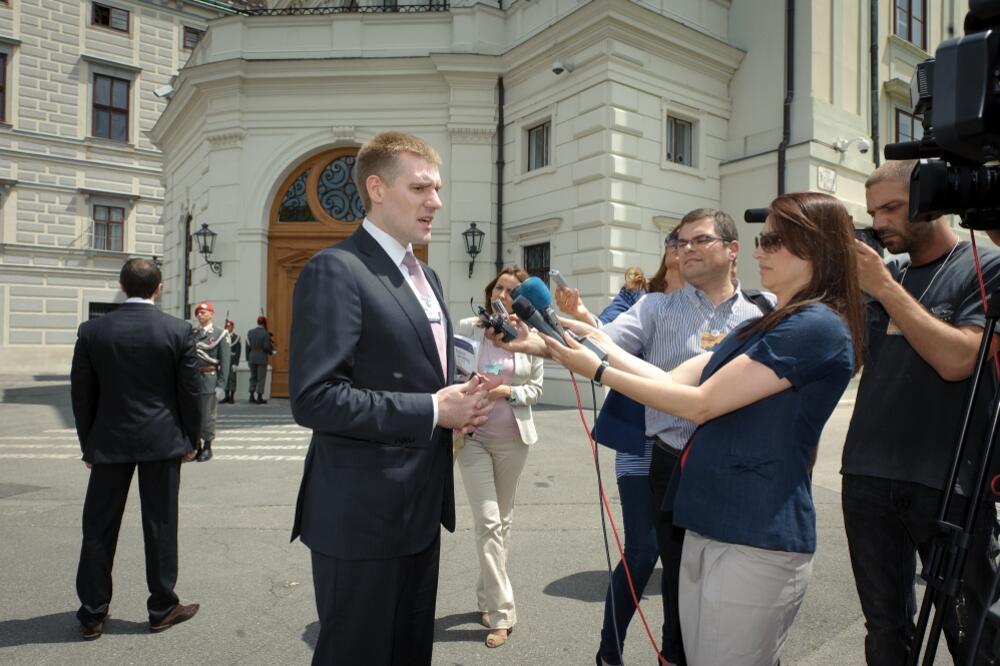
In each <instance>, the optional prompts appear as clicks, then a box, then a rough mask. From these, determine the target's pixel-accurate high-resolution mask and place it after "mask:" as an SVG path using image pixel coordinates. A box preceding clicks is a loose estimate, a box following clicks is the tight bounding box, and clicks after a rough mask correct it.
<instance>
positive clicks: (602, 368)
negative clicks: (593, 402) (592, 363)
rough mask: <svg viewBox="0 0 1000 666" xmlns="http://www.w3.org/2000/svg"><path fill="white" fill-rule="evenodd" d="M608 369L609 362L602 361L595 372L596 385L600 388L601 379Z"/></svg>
mask: <svg viewBox="0 0 1000 666" xmlns="http://www.w3.org/2000/svg"><path fill="white" fill-rule="evenodd" d="M607 369H608V362H607V361H601V364H600V365H599V366H597V371H596V372H594V383H595V384H597V385H598V386H600V385H601V377H603V376H604V371H605V370H607Z"/></svg>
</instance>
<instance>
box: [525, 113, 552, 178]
mask: <svg viewBox="0 0 1000 666" xmlns="http://www.w3.org/2000/svg"><path fill="white" fill-rule="evenodd" d="M551 134H552V121H551V120H546V121H545V122H543V123H540V124H538V125H535V126H533V127H529V128H528V131H527V144H528V151H527V152H528V163H527V165H526V170H527V171H534V170H535V169H541V168H542V167H545V166H548V165H549V152H550V151H549V141H550V138H551Z"/></svg>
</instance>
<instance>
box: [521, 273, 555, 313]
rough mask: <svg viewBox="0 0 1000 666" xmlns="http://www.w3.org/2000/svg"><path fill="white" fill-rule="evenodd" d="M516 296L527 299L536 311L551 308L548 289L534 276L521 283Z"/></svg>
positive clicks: (550, 297)
mask: <svg viewBox="0 0 1000 666" xmlns="http://www.w3.org/2000/svg"><path fill="white" fill-rule="evenodd" d="M518 295H519V296H524V297H525V298H527V299H528V300H529V301H530V302H531V304H532V305H533V306H535V309H536V310H545V309H547V308H551V307H552V294H551V293H550V292H549V288H548V287H546V286H545V283H544V282H542V279H541V278H539V277H535V276H534V275H533V276H531V277H530V278H528V279H527V280H525V281H524V282H522V283H521V288H520V290H519V291H518Z"/></svg>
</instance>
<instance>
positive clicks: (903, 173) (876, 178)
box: [865, 160, 917, 189]
mask: <svg viewBox="0 0 1000 666" xmlns="http://www.w3.org/2000/svg"><path fill="white" fill-rule="evenodd" d="M916 165H917V160H888V161H886V162H884V163H883V164H882V165H881V166H880V167H879V168H877V169H875V170H874V171H872V174H871V175H870V176H868V180H866V181H865V189H868V188H869V187H871V186H872V185H878V184H879V183H885V182H890V181H895V182H904V183H908V182H910V174H911V173H913V167H915V166H916Z"/></svg>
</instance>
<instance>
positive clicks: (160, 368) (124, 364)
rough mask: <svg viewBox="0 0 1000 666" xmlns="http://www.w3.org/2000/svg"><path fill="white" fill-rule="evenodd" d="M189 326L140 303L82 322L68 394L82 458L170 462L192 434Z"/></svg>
mask: <svg viewBox="0 0 1000 666" xmlns="http://www.w3.org/2000/svg"><path fill="white" fill-rule="evenodd" d="M198 366H199V363H198V359H197V356H196V354H195V346H194V337H193V335H192V331H191V325H190V324H188V323H187V322H184V321H181V320H180V319H177V318H176V317H171V316H170V315H167V314H164V313H163V312H160V310H158V309H157V308H156V307H155V306H152V305H149V304H146V303H125V304H123V305H122V306H121V307H119V308H118V309H117V310H115V311H114V312H111V313H109V314H106V315H104V316H103V317H99V318H97V319H92V320H90V321H87V322H84V323H83V324H81V325H80V330H79V332H78V333H77V340H76V349H75V350H74V351H73V369H72V371H71V374H70V391H71V393H72V398H73V416H74V417H76V432H77V435H78V436H79V438H80V447H81V448H82V449H83V459H84V460H85V461H86V462H89V463H122V462H149V461H153V460H170V459H172V458H179V457H181V456H182V455H184V454H185V453H188V452H189V451H190V450H191V449H192V447H193V446H194V443H195V442H197V439H198V429H199V427H200V425H199V423H200V421H201V419H200V416H201V411H200V407H199V403H198V386H199V372H198Z"/></svg>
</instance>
